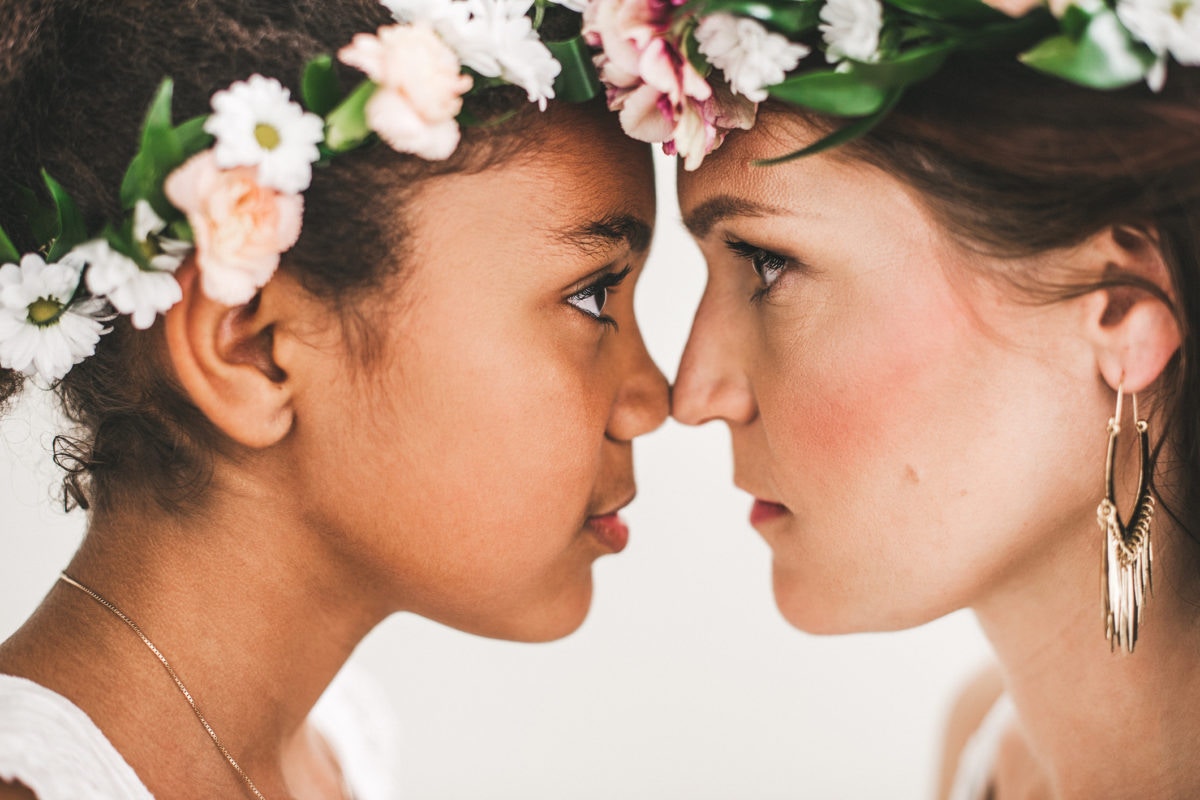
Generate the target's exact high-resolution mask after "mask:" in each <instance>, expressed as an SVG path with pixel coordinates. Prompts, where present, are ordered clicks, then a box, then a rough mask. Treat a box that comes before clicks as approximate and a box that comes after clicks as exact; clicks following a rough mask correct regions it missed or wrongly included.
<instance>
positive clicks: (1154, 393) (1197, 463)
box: [588, 0, 1200, 800]
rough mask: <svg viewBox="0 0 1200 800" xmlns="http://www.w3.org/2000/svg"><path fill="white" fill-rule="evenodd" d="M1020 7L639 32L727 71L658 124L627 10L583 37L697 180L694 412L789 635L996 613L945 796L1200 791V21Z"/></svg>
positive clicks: (682, 187) (689, 385)
mask: <svg viewBox="0 0 1200 800" xmlns="http://www.w3.org/2000/svg"><path fill="white" fill-rule="evenodd" d="M1018 5H1022V6H1024V7H1021V8H1015V9H1009V10H1010V11H1012V12H1013V13H1014V14H1017V15H1018V16H1016V17H1014V18H1013V19H1008V18H1006V17H1004V16H1002V15H1001V14H999V13H998V12H995V11H992V10H990V9H988V8H985V7H984V6H983V5H981V4H977V3H974V2H963V3H940V4H938V3H925V2H908V0H905V2H895V3H890V2H889V3H885V4H882V5H881V4H880V3H878V2H874V0H862V1H861V2H850V1H849V0H847V2H839V1H837V0H830V2H828V3H813V4H807V5H806V6H805V5H803V4H802V5H797V4H785V3H768V4H766V8H765V9H764V8H758V9H756V10H755V14H756V17H758V18H759V19H762V20H765V21H766V22H767V25H768V26H769V27H764V26H763V25H761V24H759V23H758V22H756V21H755V20H751V19H749V18H740V17H733V16H730V15H729V14H722V13H713V14H708V13H707V12H706V10H705V6H703V5H702V6H700V7H698V10H697V7H692V8H690V9H688V10H687V11H686V12H682V13H684V14H695V16H694V17H693V18H691V19H690V21H689V20H687V19H686V17H680V16H672V15H675V14H679V13H681V12H676V11H668V12H666V13H668V15H669V19H667V20H665V21H664V20H654V19H653V17H652V16H643V17H642V19H649V20H651V21H652V22H654V23H655V24H656V25H657V28H656V30H658V31H665V33H661V34H656V35H657V36H658V39H657V40H656V41H657V42H658V43H659V44H658V45H656V46H655V47H656V48H657V49H652V48H650V47H647V48H646V49H645V51H644V53H643V55H646V54H648V55H647V56H646V57H647V58H654V57H655V56H656V55H657V54H659V53H661V52H664V51H665V52H684V51H685V50H686V47H684V46H683V45H682V44H680V43H677V42H675V40H673V39H672V38H671V37H672V36H673V35H676V32H679V31H688V30H694V31H695V34H694V40H695V41H696V42H697V43H698V49H699V51H700V53H701V54H702V55H703V56H704V57H705V58H706V59H707V61H708V63H709V66H712V67H715V68H718V70H719V71H714V72H712V73H711V74H709V76H708V78H707V80H704V79H700V81H701V82H702V84H703V85H701V84H700V83H697V79H699V76H700V75H703V74H704V70H703V69H697V68H696V67H694V66H693V65H694V64H695V63H696V62H695V60H692V61H687V60H680V61H679V62H678V63H679V71H678V76H679V77H678V86H677V87H670V88H671V89H672V91H674V90H675V89H676V88H677V89H678V91H674V93H673V94H672V92H671V91H668V92H666V93H665V94H664V95H663V96H664V97H666V98H667V101H666V102H665V103H662V104H661V106H660V108H661V109H662V114H661V115H660V117H655V118H647V117H645V116H644V115H638V114H636V113H633V112H631V111H630V109H631V108H633V109H635V110H636V108H637V103H638V102H639V101H640V99H641V97H642V96H643V95H644V94H653V93H654V92H656V91H658V87H659V86H661V85H662V81H659V82H658V83H657V84H652V82H651V80H650V78H649V77H645V76H643V77H645V79H644V80H643V79H642V78H639V77H638V76H637V73H636V72H632V73H631V70H629V69H627V67H628V64H625V63H623V62H622V61H621V58H622V57H623V56H624V53H622V51H621V50H620V49H619V48H617V47H615V46H609V44H608V42H610V41H612V40H613V39H617V40H620V39H621V37H623V36H625V35H626V34H627V33H628V31H629V27H628V24H627V21H628V20H630V19H634V18H636V15H634V14H632V13H628V12H626V13H624V14H621V15H617V14H610V15H607V16H606V15H601V14H592V15H590V16H589V25H590V27H589V29H588V30H589V35H591V36H592V37H593V38H596V39H603V40H606V49H607V50H608V51H609V57H608V60H607V61H606V62H604V63H602V76H603V77H605V78H606V79H607V80H608V82H609V83H610V84H611V86H612V88H611V89H610V97H613V98H614V99H615V105H617V106H618V107H621V106H622V104H624V106H623V107H621V111H622V115H623V121H624V122H625V124H626V128H627V129H628V130H630V131H631V132H632V133H634V134H635V135H641V136H642V138H646V139H648V140H659V141H662V140H669V148H668V149H674V150H676V151H678V152H680V153H681V154H682V155H684V156H685V157H686V159H687V160H686V161H685V167H687V168H688V169H689V170H694V171H686V172H682V173H681V175H680V179H679V187H678V188H679V198H680V206H681V209H682V212H683V216H684V220H685V223H686V224H687V226H688V228H689V230H690V231H691V232H692V234H693V235H694V237H695V239H696V241H697V242H698V243H699V245H700V247H701V249H702V250H703V252H704V255H705V258H706V260H707V262H708V270H709V281H708V286H707V289H706V292H705V295H704V298H703V300H702V301H701V304H700V307H699V310H698V311H697V314H696V318H695V323H694V327H693V330H692V333H691V337H690V340H689V342H688V345H687V349H686V351H685V353H684V356H683V359H682V363H681V366H680V370H679V376H678V379H677V382H676V385H675V387H674V392H673V414H674V416H675V417H676V418H678V419H679V420H681V421H682V422H684V423H687V424H693V425H699V424H703V423H705V422H709V421H712V420H721V421H723V422H725V423H726V424H727V425H728V426H729V428H730V430H731V433H732V441H733V449H734V462H735V483H736V484H737V485H738V486H739V487H740V488H742V489H743V490H745V491H746V492H748V493H749V494H751V495H753V496H754V498H755V501H754V506H753V510H752V512H751V522H752V524H753V525H754V527H755V528H756V529H757V530H758V531H759V532H760V533H761V534H762V536H763V538H764V539H765V540H766V541H767V543H768V544H769V545H770V546H771V548H772V550H773V554H774V561H773V563H774V567H773V576H774V590H775V597H776V601H777V603H778V606H779V608H780V610H781V611H782V612H783V614H784V616H785V617H786V618H787V619H788V620H789V621H790V622H791V623H792V624H793V625H795V626H796V627H798V628H800V629H802V630H805V631H810V632H815V633H847V632H857V631H870V630H894V629H898V628H906V627H911V626H915V625H919V624H921V623H924V622H926V621H929V620H932V619H934V618H936V617H939V616H941V615H943V614H946V613H948V612H950V611H952V610H954V609H957V608H963V607H970V608H972V609H974V610H975V612H976V614H977V616H978V618H979V620H980V622H981V624H982V627H983V629H984V631H985V633H986V634H987V636H988V637H989V639H990V641H991V643H992V644H993V645H994V648H995V650H996V653H997V656H998V658H999V664H1000V672H1001V673H1002V690H1003V692H1004V698H1003V699H1002V700H1000V701H999V702H998V703H997V704H996V705H995V706H994V708H995V710H994V711H993V712H992V713H991V714H990V715H989V716H988V720H987V722H985V723H983V725H982V727H981V728H980V730H979V733H978V734H977V735H976V736H975V738H974V740H973V742H972V744H971V745H969V746H968V747H967V748H966V750H965V751H964V752H963V753H962V757H961V759H960V758H959V754H958V753H957V752H955V751H953V750H952V752H951V756H950V759H949V763H948V767H947V771H948V773H951V774H952V773H953V772H955V771H956V770H957V772H958V778H957V783H956V785H954V786H953V789H952V790H951V781H950V779H949V778H950V775H949V774H948V776H947V781H946V784H945V786H944V788H943V793H944V794H945V793H948V792H951V791H952V795H951V796H953V797H955V798H982V797H985V796H986V797H993V798H998V799H999V800H1005V798H1021V797H1026V798H1027V797H1060V798H1100V797H1104V798H1109V797H1154V798H1167V797H1171V798H1182V797H1196V796H1200V766H1198V764H1200V762H1197V760H1196V759H1195V757H1194V752H1193V750H1194V737H1193V736H1192V730H1193V725H1194V719H1195V716H1196V712H1197V709H1200V683H1198V682H1197V681H1196V678H1195V676H1196V670H1195V667H1194V660H1195V653H1196V652H1197V645H1198V644H1200V624H1198V621H1197V618H1196V608H1197V605H1196V588H1197V572H1196V561H1195V554H1196V540H1195V537H1196V535H1197V532H1198V525H1197V523H1200V505H1198V501H1200V497H1198V496H1197V487H1198V486H1200V448H1198V445H1197V443H1198V433H1197V431H1198V427H1200V416H1198V415H1197V408H1200V397H1197V387H1198V386H1200V373H1198V372H1197V369H1198V368H1200V367H1198V365H1197V361H1196V353H1197V343H1198V342H1197V338H1196V337H1197V333H1196V331H1197V330H1198V329H1200V240H1197V238H1196V230H1197V229H1198V227H1200V76H1198V75H1197V74H1196V73H1197V70H1195V69H1194V68H1192V66H1191V65H1194V64H1196V63H1197V62H1200V53H1198V52H1197V51H1196V48H1197V43H1198V42H1200V35H1198V34H1200V4H1196V3H1175V4H1170V7H1169V8H1168V7H1167V5H1166V4H1155V3H1141V2H1124V0H1123V1H1122V2H1119V3H1117V4H1116V5H1115V7H1114V6H1110V5H1108V4H1103V3H1093V4H1078V5H1070V4H1052V5H1053V6H1054V8H1053V9H1047V8H1042V7H1040V5H1039V6H1037V7H1033V6H1034V5H1035V4H1030V3H1025V4H1018ZM1080 6H1084V7H1082V8H1081V7H1080ZM655 8H657V7H655ZM1059 15H1061V16H1059ZM622 26H625V27H622ZM627 41H638V40H636V39H635V38H633V37H630V38H629V39H628V40H627ZM675 44H680V47H679V48H677V50H672V47H674V45H675ZM1081 53H1082V54H1084V56H1086V57H1083V56H1081V55H1080V54H1081ZM1018 54H1020V61H1019V60H1018V58H1017V56H1018ZM1021 61H1024V62H1025V63H1024V64H1022V63H1021ZM917 67H919V68H917ZM1035 68H1036V69H1035ZM689 70H692V72H689ZM1047 73H1049V74H1047ZM630 74H633V75H634V77H632V78H630V77H629V75H630ZM785 76H786V77H785ZM1064 78H1066V79H1067V80H1064ZM1144 82H1148V83H1149V84H1150V86H1149V87H1147V86H1145V85H1142V84H1143V83H1144ZM1102 89H1103V91H1102ZM723 94H724V96H725V99H723V98H722V95H723ZM729 97H732V98H733V99H734V100H735V101H736V102H737V104H740V105H738V106H734V109H735V110H736V109H737V108H739V107H740V108H741V111H739V112H738V113H734V112H733V111H731V110H730V107H729V105H728V103H729V100H728V98H729ZM768 98H773V99H770V100H768ZM675 100H677V101H678V102H674V101H675ZM759 101H767V102H765V103H764V105H762V106H761V107H760V108H758V109H757V120H756V121H755V115H754V110H755V109H754V103H757V102H759ZM821 112H836V113H838V114H840V115H841V116H849V117H854V118H855V119H852V120H851V121H850V122H848V123H847V122H846V121H844V120H839V119H837V118H836V117H834V116H832V115H831V113H821ZM745 128H749V130H743V129H745ZM730 130H733V131H734V132H733V133H731V134H730V135H728V138H727V139H726V140H725V142H724V143H723V144H721V139H722V138H723V137H724V136H725V135H726V133H727V132H728V131H730ZM718 145H719V147H718ZM839 145H840V146H839ZM799 156H804V157H799ZM780 157H784V158H783V159H780ZM773 159H779V160H781V161H782V163H775V164H774V165H773V166H766V165H763V163H762V162H763V161H764V160H773ZM701 162H702V163H701ZM1114 409H1115V411H1114ZM1143 420H1144V422H1145V425H1146V430H1145V432H1143V431H1142V430H1141V428H1142V424H1143V423H1142V421H1143ZM1143 444H1145V445H1146V446H1145V448H1144V449H1143V447H1142V445H1143ZM1143 464H1144V474H1143ZM1143 477H1144V478H1145V480H1144V484H1145V486H1144V489H1145V491H1143V490H1142V489H1143V487H1142V484H1143V481H1142V480H1141V479H1142V478H1143ZM1106 484H1107V487H1106ZM1156 501H1157V512H1156V513H1154V505H1155V502H1156ZM1116 508H1119V509H1120V511H1116V510H1115V509H1116ZM1098 519H1099V526H1098V525H1097V521H1098ZM1098 527H1099V530H1098V529H1097V528H1098ZM1149 537H1152V544H1153V552H1154V556H1155V558H1154V561H1153V574H1152V576H1151V574H1150V573H1151V569H1150V567H1151V565H1150V553H1151V550H1150V545H1151V540H1150V538H1149ZM1151 577H1152V581H1153V593H1152V596H1151V587H1150V585H1149V584H1150V580H1151ZM1098 578H1100V579H1101V581H1098ZM1099 582H1102V583H1103V593H1102V594H1100V593H1097V591H1096V590H1097V585H1098V583H1099ZM1135 644H1136V651H1134V646H1135ZM1131 653H1132V654H1131ZM998 688H999V687H998ZM980 691H986V687H982V686H981V687H980ZM994 696H995V692H993V696H992V697H989V698H986V699H984V700H982V701H981V700H980V698H979V694H978V692H976V693H974V694H973V695H972V696H971V697H970V698H968V702H967V703H966V704H964V706H963V713H962V714H960V715H959V718H958V719H957V720H956V729H957V728H966V729H967V730H970V729H972V728H975V727H979V726H980V716H982V715H983V712H984V711H986V710H987V708H988V707H989V706H990V705H991V700H992V699H993V698H994ZM972 704H974V706H975V707H976V708H977V709H979V710H977V711H976V712H975V714H976V716H975V717H974V719H969V717H970V706H971V705H972ZM1014 709H1015V711H1014Z"/></svg>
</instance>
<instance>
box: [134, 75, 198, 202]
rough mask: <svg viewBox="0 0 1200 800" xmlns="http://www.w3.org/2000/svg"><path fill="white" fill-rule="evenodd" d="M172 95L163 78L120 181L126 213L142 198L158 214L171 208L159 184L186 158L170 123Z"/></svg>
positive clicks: (172, 91) (175, 130) (171, 87)
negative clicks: (136, 147)
mask: <svg viewBox="0 0 1200 800" xmlns="http://www.w3.org/2000/svg"><path fill="white" fill-rule="evenodd" d="M173 95H174V83H173V82H172V81H171V79H170V78H164V79H163V81H162V83H160V84H159V85H158V91H157V92H156V93H155V95H154V100H153V101H152V102H151V103H150V108H149V110H148V111H147V112H146V119H145V121H144V122H143V123H142V137H141V145H140V147H139V148H138V152H137V154H136V155H134V157H133V160H132V161H131V162H130V163H129V168H128V169H127V170H126V171H125V176H124V177H123V178H122V179H121V195H120V196H121V207H122V208H124V209H126V210H129V209H132V208H133V207H134V206H135V205H136V204H137V201H138V200H143V199H144V200H147V201H149V202H150V204H151V205H152V206H154V210H155V211H157V212H158V213H159V214H162V213H164V212H165V211H167V210H168V209H170V205H169V204H168V203H167V201H166V198H165V197H163V194H162V184H163V181H165V180H166V178H167V175H169V174H170V173H171V171H172V170H173V169H175V168H176V167H178V166H179V165H180V164H181V163H183V160H184V156H185V152H184V149H183V144H182V142H181V140H180V136H179V133H178V132H177V129H176V128H175V127H174V126H173V125H172V124H171V102H172V98H173ZM185 124H186V123H185ZM201 124H202V123H201Z"/></svg>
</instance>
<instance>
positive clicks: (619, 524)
mask: <svg viewBox="0 0 1200 800" xmlns="http://www.w3.org/2000/svg"><path fill="white" fill-rule="evenodd" d="M586 527H587V529H588V531H589V532H590V533H591V534H592V536H594V537H596V539H597V540H598V541H599V542H600V543H601V544H602V545H604V546H605V547H607V548H608V549H609V550H611V551H613V552H614V553H619V552H621V551H622V550H624V549H625V545H627V544H629V526H628V525H626V524H625V520H623V519H621V515H620V514H618V513H617V512H615V511H613V512H612V513H610V514H602V515H600V516H598V517H588V521H587V526H586Z"/></svg>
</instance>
